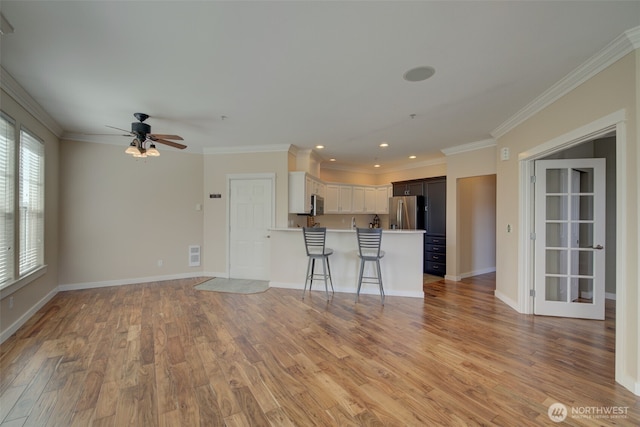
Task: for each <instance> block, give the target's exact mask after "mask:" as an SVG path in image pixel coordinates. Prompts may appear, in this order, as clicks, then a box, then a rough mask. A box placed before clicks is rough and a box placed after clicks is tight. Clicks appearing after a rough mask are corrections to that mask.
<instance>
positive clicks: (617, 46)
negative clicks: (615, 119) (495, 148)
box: [491, 27, 640, 139]
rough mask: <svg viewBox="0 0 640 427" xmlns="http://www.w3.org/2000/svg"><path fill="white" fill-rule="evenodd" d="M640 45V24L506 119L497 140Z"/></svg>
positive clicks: (496, 134) (498, 128) (495, 135)
mask: <svg viewBox="0 0 640 427" xmlns="http://www.w3.org/2000/svg"><path fill="white" fill-rule="evenodd" d="M638 45H640V27H635V28H632V29H630V30H627V31H626V32H624V33H623V34H622V35H620V36H618V37H617V38H616V39H615V40H613V41H612V42H611V43H609V44H608V45H607V46H605V47H604V48H603V49H602V50H600V51H599V52H598V53H596V54H595V55H593V56H592V57H591V58H589V59H588V60H587V61H586V62H584V63H582V64H581V65H580V66H579V67H578V68H576V69H574V70H573V71H571V72H570V73H569V74H567V75H566V76H565V77H563V78H562V79H561V80H560V81H558V82H557V83H556V84H554V85H553V86H551V87H550V88H549V89H547V90H546V91H544V92H543V93H542V94H541V95H539V96H538V97H537V98H535V99H534V100H533V101H531V102H530V103H529V104H528V105H526V106H525V107H524V108H523V109H521V110H520V111H518V112H517V113H516V114H514V115H513V116H511V117H510V118H509V119H507V120H506V121H505V122H504V123H502V124H501V125H500V126H498V127H497V128H495V129H494V130H493V131H492V132H491V136H493V137H494V138H496V139H499V138H501V137H502V136H504V135H505V134H506V133H507V132H509V131H511V130H512V129H514V128H515V127H516V126H518V125H519V124H521V123H522V122H524V121H525V120H528V119H529V118H531V117H532V116H534V115H535V114H537V113H539V112H540V111H542V109H544V108H545V107H547V106H549V105H551V104H552V103H553V102H555V101H557V100H558V99H560V98H561V97H563V96H564V95H566V94H567V93H569V92H570V91H572V90H573V89H575V88H576V87H578V86H579V85H581V84H582V83H584V82H586V81H587V80H589V79H590V78H592V77H593V76H595V75H596V74H598V73H599V72H601V71H602V70H604V69H605V68H607V67H608V66H610V65H611V64H613V63H614V62H616V61H618V60H619V59H621V58H622V57H624V56H625V55H627V54H629V53H631V52H633V51H634V50H635V49H637V48H638Z"/></svg>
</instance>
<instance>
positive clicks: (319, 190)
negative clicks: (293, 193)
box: [305, 174, 325, 198]
mask: <svg viewBox="0 0 640 427" xmlns="http://www.w3.org/2000/svg"><path fill="white" fill-rule="evenodd" d="M305 185H306V191H307V194H308V195H309V198H311V195H312V194H317V195H318V196H320V197H324V194H325V184H324V182H322V181H320V180H319V179H317V178H314V177H313V176H311V175H309V174H307V175H306V178H305Z"/></svg>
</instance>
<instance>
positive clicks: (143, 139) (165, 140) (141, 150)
mask: <svg viewBox="0 0 640 427" xmlns="http://www.w3.org/2000/svg"><path fill="white" fill-rule="evenodd" d="M133 116H134V117H135V118H136V119H138V121H137V122H133V123H131V131H128V130H124V129H120V128H117V127H115V126H109V125H107V127H109V128H111V129H116V130H121V131H123V132H127V134H126V135H123V136H129V137H131V136H132V137H133V141H131V144H129V147H128V148H127V150H126V151H125V153H127V154H131V155H133V157H147V156H151V157H157V156H159V155H160V153H159V152H158V150H157V149H156V145H155V143H156V142H158V143H160V144H164V145H168V146H170V147H174V148H178V149H180V150H183V149H185V148H187V146H186V145H184V144H180V143H179V142H173V141H169V140H170V139H175V140H178V141H182V140H183V139H182V137H181V136H178V135H164V134H156V133H151V126H149V125H148V124H147V123H144V121H145V120H147V119H148V118H149V115H148V114H145V113H134V114H133ZM147 141H151V142H150V143H149V147H148V148H147Z"/></svg>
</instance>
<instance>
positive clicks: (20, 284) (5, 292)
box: [0, 264, 47, 299]
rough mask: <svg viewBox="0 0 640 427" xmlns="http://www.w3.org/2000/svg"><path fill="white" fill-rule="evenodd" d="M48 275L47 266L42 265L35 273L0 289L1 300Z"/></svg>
mask: <svg viewBox="0 0 640 427" xmlns="http://www.w3.org/2000/svg"><path fill="white" fill-rule="evenodd" d="M46 273H47V264H45V265H41V266H40V267H38V268H36V269H35V270H33V271H30V272H29V273H28V274H27V275H26V276H23V277H21V278H19V279H18V280H16V281H14V282H10V283H6V284H4V285H2V287H1V288H0V299H4V298H6V297H8V296H9V295H11V294H13V293H14V292H17V291H18V290H20V289H22V288H24V287H25V286H27V285H28V284H29V283H31V282H33V281H34V280H36V279H38V278H39V277H42V276H44V275H45V274H46Z"/></svg>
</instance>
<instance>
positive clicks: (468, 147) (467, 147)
mask: <svg viewBox="0 0 640 427" xmlns="http://www.w3.org/2000/svg"><path fill="white" fill-rule="evenodd" d="M496 144H497V143H496V140H495V139H493V138H491V139H483V140H482V141H475V142H469V143H467V144H462V145H456V146H455V147H449V148H443V149H442V150H440V151H441V152H442V154H444V155H445V156H452V155H454V154H460V153H466V152H467V151H475V150H481V149H483V148H487V147H495V146H496Z"/></svg>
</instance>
